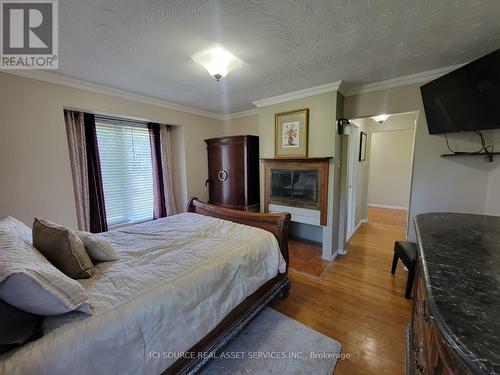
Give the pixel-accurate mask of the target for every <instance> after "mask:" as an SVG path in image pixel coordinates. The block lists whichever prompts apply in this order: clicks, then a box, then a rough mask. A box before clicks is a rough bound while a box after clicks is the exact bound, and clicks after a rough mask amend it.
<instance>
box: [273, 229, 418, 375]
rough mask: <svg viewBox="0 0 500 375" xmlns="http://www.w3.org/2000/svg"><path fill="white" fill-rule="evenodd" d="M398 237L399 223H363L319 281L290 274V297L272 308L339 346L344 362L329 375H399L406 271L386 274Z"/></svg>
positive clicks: (405, 312) (400, 232) (407, 317)
mask: <svg viewBox="0 0 500 375" xmlns="http://www.w3.org/2000/svg"><path fill="white" fill-rule="evenodd" d="M404 235H405V228H404V226H401V225H388V224H383V223H379V222H373V223H372V222H370V221H369V222H368V223H367V224H363V225H362V226H361V227H360V228H359V229H358V231H357V232H356V233H355V235H354V236H353V238H352V239H351V241H350V243H349V245H348V248H347V254H346V255H343V256H340V257H337V260H336V261H335V264H334V265H333V267H332V268H331V269H330V270H329V271H328V272H327V274H326V275H325V277H324V278H323V280H321V281H316V280H313V279H311V278H307V277H304V276H302V275H300V274H297V273H293V272H291V273H290V279H291V283H292V288H291V290H290V295H289V296H288V298H286V299H285V300H283V301H279V302H276V303H274V305H273V307H274V308H276V309H277V310H278V311H281V312H282V313H284V314H286V315H288V316H290V317H292V318H293V319H296V320H297V321H299V322H302V323H303V324H305V325H307V326H309V327H311V328H313V329H315V330H317V331H319V332H321V333H323V334H325V335H327V336H329V337H332V338H334V339H336V340H338V341H340V342H341V343H342V345H343V347H342V353H344V354H345V355H347V354H349V356H350V358H349V359H343V360H339V362H338V364H337V367H336V369H335V375H343V374H349V375H353V374H391V375H393V374H404V372H405V340H406V327H407V324H408V322H409V320H410V313H411V302H410V301H409V300H406V299H405V298H404V290H405V283H406V277H407V273H406V272H405V271H404V270H403V267H402V266H401V262H400V263H399V266H398V270H397V272H396V275H395V276H392V275H391V272H390V268H391V261H392V255H393V244H394V241H395V240H398V239H402V238H404Z"/></svg>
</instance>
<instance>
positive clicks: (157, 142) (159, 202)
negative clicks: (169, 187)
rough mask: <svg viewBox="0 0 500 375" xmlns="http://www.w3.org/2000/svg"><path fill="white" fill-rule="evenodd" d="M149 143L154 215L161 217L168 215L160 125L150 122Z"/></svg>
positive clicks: (156, 217)
mask: <svg viewBox="0 0 500 375" xmlns="http://www.w3.org/2000/svg"><path fill="white" fill-rule="evenodd" d="M148 129H149V144H150V145H151V161H152V165H153V196H154V212H153V217H154V218H155V219H159V218H160V217H165V216H167V210H166V208H165V190H164V189H165V187H164V186H163V168H162V165H161V138H160V125H158V124H154V123H149V124H148Z"/></svg>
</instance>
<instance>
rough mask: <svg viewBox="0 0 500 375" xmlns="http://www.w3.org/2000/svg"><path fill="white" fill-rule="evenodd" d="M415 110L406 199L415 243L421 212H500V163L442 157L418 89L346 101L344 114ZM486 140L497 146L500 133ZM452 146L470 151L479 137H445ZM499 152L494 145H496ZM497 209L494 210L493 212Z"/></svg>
mask: <svg viewBox="0 0 500 375" xmlns="http://www.w3.org/2000/svg"><path fill="white" fill-rule="evenodd" d="M410 111H417V112H418V116H417V127H416V133H415V152H414V159H413V176H412V177H413V179H412V185H411V196H410V218H409V223H410V225H409V227H408V229H409V232H408V233H409V238H410V239H411V240H414V239H415V232H414V227H413V218H414V216H415V215H417V214H419V213H423V212H436V211H448V212H467V213H479V214H483V213H485V212H489V210H492V211H491V212H490V213H494V214H497V215H498V214H500V210H499V209H500V207H498V205H494V204H490V205H489V207H486V202H498V199H499V198H500V197H499V194H498V189H497V186H498V185H495V184H494V183H490V181H498V180H497V178H498V175H499V173H500V170H499V168H498V163H499V162H498V159H499V158H496V159H495V161H494V163H485V162H484V160H483V158H481V157H454V158H441V157H440V154H442V153H446V152H447V149H446V144H445V140H444V136H442V135H429V132H428V130H427V122H426V119H425V113H424V108H423V103H422V98H421V95H420V85H418V84H415V85H408V86H402V87H397V88H393V89H389V90H381V91H377V92H371V93H366V94H361V95H354V96H349V97H346V100H345V112H344V115H345V116H346V117H347V118H360V117H368V116H373V115H377V114H381V113H403V112H410ZM484 134H485V136H486V138H487V140H488V141H490V142H492V143H494V144H497V145H499V144H500V142H499V141H500V131H498V130H494V131H486V132H484ZM448 138H449V139H450V144H451V145H452V147H456V149H458V150H474V149H477V146H478V144H479V143H478V137H477V136H476V135H474V134H472V133H457V134H450V135H449V136H448ZM497 148H498V147H497ZM493 208H495V209H493Z"/></svg>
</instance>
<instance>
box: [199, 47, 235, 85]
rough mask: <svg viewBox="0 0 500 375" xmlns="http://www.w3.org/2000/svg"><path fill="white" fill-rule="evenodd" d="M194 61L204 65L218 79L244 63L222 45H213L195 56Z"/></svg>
mask: <svg viewBox="0 0 500 375" xmlns="http://www.w3.org/2000/svg"><path fill="white" fill-rule="evenodd" d="M193 61H194V62H195V63H197V64H200V65H201V66H203V67H204V68H205V69H206V70H207V71H208V72H209V73H210V75H212V76H214V77H215V79H216V80H217V81H218V80H219V79H221V78H222V77H225V76H226V75H228V74H229V73H230V72H231V71H233V70H234V69H236V68H239V67H240V66H241V65H242V64H243V63H242V61H241V60H240V59H239V58H237V57H236V56H234V55H233V54H232V53H231V52H229V51H226V50H225V49H224V48H222V47H213V48H209V49H207V50H205V51H201V52H199V53H197V54H196V55H194V56H193Z"/></svg>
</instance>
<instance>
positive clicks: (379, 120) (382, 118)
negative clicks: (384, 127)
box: [372, 115, 391, 124]
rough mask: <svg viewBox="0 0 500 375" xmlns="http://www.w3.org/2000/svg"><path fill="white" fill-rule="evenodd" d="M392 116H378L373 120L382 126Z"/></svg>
mask: <svg viewBox="0 0 500 375" xmlns="http://www.w3.org/2000/svg"><path fill="white" fill-rule="evenodd" d="M390 116H391V115H378V116H373V117H372V119H373V120H375V121H376V122H378V123H379V124H381V123H383V122H384V121H385V120H387V119H388V118H389V117H390Z"/></svg>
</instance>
